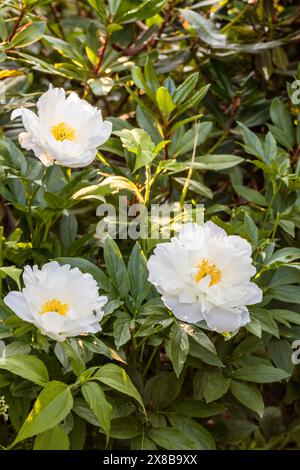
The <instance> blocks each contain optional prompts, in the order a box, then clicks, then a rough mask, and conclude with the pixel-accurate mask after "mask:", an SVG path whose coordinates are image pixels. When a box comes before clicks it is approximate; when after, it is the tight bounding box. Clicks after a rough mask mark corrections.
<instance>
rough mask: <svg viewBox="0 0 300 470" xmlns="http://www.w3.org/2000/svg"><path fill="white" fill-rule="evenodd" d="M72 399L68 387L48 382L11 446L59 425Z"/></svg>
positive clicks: (69, 408) (70, 407) (56, 382)
mask: <svg viewBox="0 0 300 470" xmlns="http://www.w3.org/2000/svg"><path fill="white" fill-rule="evenodd" d="M72 406H73V397H72V393H71V391H70V388H69V387H68V385H66V384H64V383H62V382H58V381H53V382H49V383H48V384H47V385H46V386H45V388H44V389H43V390H42V391H41V393H40V394H39V396H38V397H37V399H36V401H35V403H34V405H33V409H32V411H31V412H30V413H29V415H28V417H27V418H26V420H25V422H24V423H23V425H22V427H21V429H20V431H19V432H18V434H17V437H16V438H15V440H14V442H13V444H12V446H14V445H16V444H17V443H18V442H20V441H23V440H24V439H28V438H29V437H32V436H35V435H36V434H40V433H42V432H44V431H47V430H48V429H51V428H53V427H54V426H56V425H57V424H59V423H60V422H61V421H62V420H63V419H64V418H65V417H66V416H67V415H68V414H69V413H70V411H71V409H72Z"/></svg>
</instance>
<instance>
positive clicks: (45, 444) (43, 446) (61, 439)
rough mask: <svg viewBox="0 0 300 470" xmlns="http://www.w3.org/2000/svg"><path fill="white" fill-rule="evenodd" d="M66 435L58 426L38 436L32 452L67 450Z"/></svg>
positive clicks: (68, 443) (68, 445)
mask: <svg viewBox="0 0 300 470" xmlns="http://www.w3.org/2000/svg"><path fill="white" fill-rule="evenodd" d="M69 447H70V442H69V438H68V434H67V433H66V432H65V431H64V430H63V428H62V427H61V426H59V425H57V426H54V427H53V428H51V429H48V431H44V432H42V433H41V434H38V435H37V436H36V438H35V441H34V446H33V450H69Z"/></svg>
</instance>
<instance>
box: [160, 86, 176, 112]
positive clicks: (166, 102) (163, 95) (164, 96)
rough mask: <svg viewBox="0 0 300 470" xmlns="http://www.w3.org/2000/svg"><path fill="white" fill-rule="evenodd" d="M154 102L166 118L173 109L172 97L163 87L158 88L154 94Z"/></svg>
mask: <svg viewBox="0 0 300 470" xmlns="http://www.w3.org/2000/svg"><path fill="white" fill-rule="evenodd" d="M156 101H157V104H158V107H159V109H160V110H161V111H162V112H163V113H164V114H165V115H167V116H168V115H169V114H170V113H171V112H172V111H173V110H174V109H175V104H174V103H173V101H172V97H171V95H170V93H169V92H168V90H167V89H166V88H165V87H162V86H161V87H159V88H158V90H157V92H156Z"/></svg>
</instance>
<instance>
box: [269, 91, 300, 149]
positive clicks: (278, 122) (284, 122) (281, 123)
mask: <svg viewBox="0 0 300 470" xmlns="http://www.w3.org/2000/svg"><path fill="white" fill-rule="evenodd" d="M270 116H271V119H272V121H273V123H274V124H275V126H277V127H279V129H280V130H281V131H282V132H283V134H284V136H285V137H286V139H287V141H288V143H289V146H290V148H292V147H293V145H294V141H295V135H294V127H293V123H292V118H291V115H290V113H289V111H288V109H287V108H286V106H285V105H284V104H283V103H282V101H281V100H280V99H279V98H275V99H274V100H273V101H272V104H271V107H270Z"/></svg>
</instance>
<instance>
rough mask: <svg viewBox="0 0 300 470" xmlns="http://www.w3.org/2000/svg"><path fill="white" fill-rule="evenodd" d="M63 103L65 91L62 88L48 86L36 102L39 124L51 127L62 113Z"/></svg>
mask: <svg viewBox="0 0 300 470" xmlns="http://www.w3.org/2000/svg"><path fill="white" fill-rule="evenodd" d="M64 103H65V90H64V89H63V88H53V87H52V85H50V86H49V89H48V91H46V93H44V94H43V95H42V96H41V97H40V99H39V100H38V102H37V108H38V115H39V117H40V119H41V122H43V123H44V124H46V123H47V124H48V125H51V124H53V123H54V122H55V121H56V119H57V118H59V116H60V115H61V113H62V109H63V106H64Z"/></svg>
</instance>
